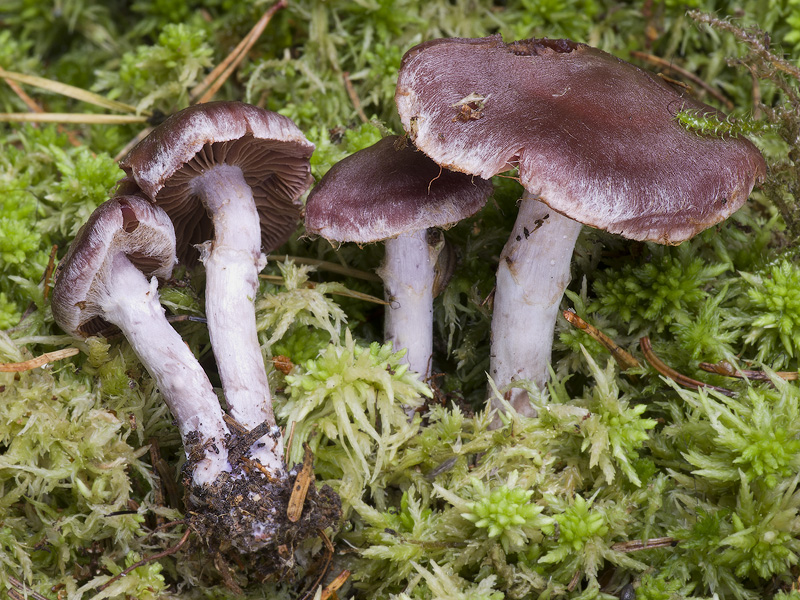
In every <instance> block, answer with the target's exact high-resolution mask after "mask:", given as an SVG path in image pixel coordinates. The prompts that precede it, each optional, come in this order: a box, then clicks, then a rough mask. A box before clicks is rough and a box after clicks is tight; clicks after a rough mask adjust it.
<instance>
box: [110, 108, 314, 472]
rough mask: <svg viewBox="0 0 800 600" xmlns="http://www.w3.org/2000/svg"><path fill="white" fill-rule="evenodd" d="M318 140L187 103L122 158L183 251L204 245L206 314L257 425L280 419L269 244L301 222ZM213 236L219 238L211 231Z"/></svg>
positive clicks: (282, 124)
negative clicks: (259, 317)
mask: <svg viewBox="0 0 800 600" xmlns="http://www.w3.org/2000/svg"><path fill="white" fill-rule="evenodd" d="M313 150H314V145H313V144H312V143H311V142H309V141H308V140H307V139H306V138H305V137H304V136H303V134H302V133H301V132H300V130H299V129H298V128H297V127H296V126H295V124H294V123H293V122H292V121H291V120H290V119H288V118H286V117H284V116H282V115H279V114H277V113H273V112H270V111H266V110H263V109H260V108H257V107H255V106H251V105H248V104H242V103H240V102H212V103H208V104H199V105H195V106H191V107H189V108H187V109H185V110H182V111H180V112H178V113H176V114H174V115H172V116H171V117H169V118H168V119H167V120H166V121H164V122H163V123H162V124H161V125H159V126H158V127H156V128H155V129H154V130H153V132H152V133H150V135H148V136H147V137H146V138H145V139H144V140H142V141H141V142H140V143H139V144H138V145H137V146H135V147H134V148H133V149H132V150H131V151H130V153H129V154H128V156H127V157H125V158H124V159H123V160H122V162H121V163H120V164H121V166H122V168H123V169H124V170H125V172H126V173H127V177H126V178H125V179H123V180H122V182H121V184H120V190H121V191H125V192H127V193H137V194H141V195H144V196H145V197H147V198H148V199H149V200H151V201H153V202H155V203H156V204H157V205H158V206H161V207H162V208H163V209H164V210H165V211H166V212H167V214H168V215H169V216H170V218H171V219H172V221H173V223H174V224H175V231H176V237H177V244H178V254H179V257H180V258H181V259H182V260H184V261H186V262H189V263H191V262H192V261H194V260H196V259H197V252H196V250H195V248H197V249H199V251H200V260H201V261H202V262H203V264H204V265H205V270H206V295H205V297H206V317H207V319H208V329H209V335H210V337H211V345H212V347H213V350H214V356H215V358H216V361H217V366H218V369H219V375H220V379H221V381H222V387H223V391H224V393H225V399H226V401H227V405H228V409H229V412H230V413H231V416H233V418H234V419H236V420H237V421H238V422H239V423H241V424H242V425H243V426H244V427H245V428H247V429H248V430H252V429H254V428H255V427H257V426H259V425H261V424H262V423H266V424H267V425H268V426H269V427H273V428H274V427H275V426H276V424H275V417H274V415H273V411H272V399H271V394H270V390H269V383H268V381H267V374H266V369H265V367H264V359H263V357H262V354H261V348H260V345H259V342H258V336H257V333H256V321H255V309H254V305H253V303H254V300H255V296H256V292H257V291H258V273H259V271H261V269H263V268H264V266H265V264H266V258H265V256H264V254H263V253H262V249H264V250H265V251H267V252H268V251H269V250H272V249H273V248H275V247H277V246H279V245H280V244H282V243H283V242H285V241H286V240H287V239H288V238H289V236H290V235H291V234H292V232H293V231H294V230H295V229H296V227H297V224H298V221H299V218H300V211H301V208H302V204H301V203H300V202H299V200H298V198H299V196H300V195H301V194H302V193H303V192H305V191H306V189H308V187H309V186H310V185H311V182H312V177H311V172H310V166H309V157H310V156H311V153H312V152H313ZM212 236H213V239H212ZM272 446H273V441H272V440H269V439H267V438H262V439H261V441H260V442H257V443H256V444H254V446H253V449H252V456H253V457H254V458H258V459H259V460H260V461H261V464H262V465H263V466H265V467H266V468H267V469H269V470H270V471H272V472H273V475H279V476H280V475H281V474H283V472H284V467H283V460H282V456H283V447H282V441H280V440H279V441H278V444H277V447H276V448H274V450H270V448H272Z"/></svg>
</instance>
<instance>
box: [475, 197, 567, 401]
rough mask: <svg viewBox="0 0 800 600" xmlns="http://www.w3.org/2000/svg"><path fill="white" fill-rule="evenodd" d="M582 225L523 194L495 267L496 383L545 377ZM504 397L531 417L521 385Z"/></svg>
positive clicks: (539, 380)
mask: <svg viewBox="0 0 800 600" xmlns="http://www.w3.org/2000/svg"><path fill="white" fill-rule="evenodd" d="M580 230H581V224H580V223H578V222H577V221H573V220H572V219H570V218H568V217H565V216H563V215H561V214H559V213H557V212H556V211H554V210H553V209H552V208H550V207H549V206H547V205H546V204H544V203H542V202H539V201H538V200H536V199H535V198H534V197H533V196H532V195H531V194H529V193H528V192H525V194H524V195H523V197H522V200H521V202H520V207H519V213H518V214H517V220H516V222H515V223H514V229H513V231H512V232H511V236H510V237H509V239H508V242H506V245H505V247H504V248H503V252H502V254H501V255H500V265H499V266H498V268H497V291H496V293H495V297H494V312H493V314H492V351H491V363H490V367H489V373H490V374H491V376H492V379H494V381H495V383H496V384H497V386H498V387H499V388H503V387H505V386H507V385H509V384H511V383H513V382H514V381H517V380H521V379H525V380H528V381H531V382H532V383H534V384H535V385H536V386H538V387H539V388H541V387H543V386H544V384H545V383H546V382H547V367H548V365H549V364H550V355H551V352H552V346H553V331H554V329H555V323H556V317H557V316H558V309H559V305H560V303H561V297H562V296H563V295H564V290H565V289H566V287H567V284H568V283H569V280H570V270H569V265H570V259H571V258H572V252H573V250H574V248H575V241H576V240H577V239H578V234H579V233H580ZM507 397H508V399H509V400H510V402H511V405H512V406H513V407H514V408H515V409H516V410H517V412H519V413H520V414H523V415H527V416H533V414H534V410H533V407H532V406H531V404H530V402H529V401H528V394H527V392H526V391H525V390H523V389H518V388H517V389H512V390H511V392H510V395H509V396H507ZM495 408H500V407H499V406H497V405H496V404H495Z"/></svg>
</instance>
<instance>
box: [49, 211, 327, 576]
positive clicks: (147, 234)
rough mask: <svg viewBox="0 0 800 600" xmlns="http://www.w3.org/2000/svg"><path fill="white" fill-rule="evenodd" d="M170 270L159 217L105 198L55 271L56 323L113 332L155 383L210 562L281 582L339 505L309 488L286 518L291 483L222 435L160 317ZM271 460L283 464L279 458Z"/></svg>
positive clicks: (194, 370) (272, 437)
mask: <svg viewBox="0 0 800 600" xmlns="http://www.w3.org/2000/svg"><path fill="white" fill-rule="evenodd" d="M175 263H176V255H175V234H174V231H173V229H172V223H171V222H170V220H169V217H168V216H167V214H166V213H165V212H164V211H163V210H161V209H160V208H159V207H157V206H155V205H153V204H151V203H150V202H149V201H147V200H145V199H143V198H140V197H138V196H122V197H117V198H114V199H112V200H109V201H107V202H105V203H104V204H102V205H100V207H98V208H97V210H96V211H95V212H94V213H93V214H92V216H91V217H90V218H89V220H88V222H87V223H86V224H85V225H84V227H83V228H82V229H81V230H80V232H79V233H78V236H77V237H76V239H75V241H74V242H73V244H72V245H71V246H70V249H69V250H68V252H67V254H66V256H65V257H64V259H63V260H62V261H61V263H60V264H59V266H58V271H57V274H56V281H55V284H54V286H53V295H52V309H53V317H54V318H55V320H56V322H57V323H58V324H59V326H60V327H61V328H62V329H64V330H65V331H67V332H69V333H70V334H71V335H74V336H76V337H79V338H86V337H88V336H90V335H92V334H93V333H96V332H98V331H100V330H102V329H105V328H106V327H107V326H108V324H113V325H116V326H117V327H119V329H120V330H121V331H122V333H123V334H124V335H125V337H126V338H127V339H128V341H129V343H130V345H131V347H132V348H133V350H134V352H135V353H136V355H137V356H138V357H139V359H140V360H141V362H142V364H143V365H144V366H145V368H146V369H147V370H148V371H149V373H150V374H151V375H152V377H153V379H154V380H155V381H156V384H157V385H158V388H159V390H160V391H161V394H162V396H163V397H164V399H165V401H166V403H167V405H168V406H169V409H170V411H171V412H172V415H173V417H174V418H175V421H176V422H177V424H178V429H179V431H180V434H181V438H182V440H183V443H184V448H185V451H186V456H187V466H186V468H185V471H186V473H188V474H189V475H190V477H189V478H188V479H187V480H186V481H185V483H186V485H187V492H188V493H187V496H186V497H187V506H186V508H187V521H188V523H189V526H190V527H191V529H192V530H193V531H194V533H196V534H197V535H198V536H199V538H200V540H201V541H202V542H203V544H204V545H205V547H206V549H207V550H208V551H209V552H210V553H212V554H214V555H216V558H215V564H216V565H217V567H218V568H219V567H220V566H221V565H223V564H224V563H225V560H221V561H219V560H217V559H220V558H227V557H228V556H229V555H235V558H232V560H234V561H235V562H236V563H237V564H243V562H244V561H248V560H249V561H251V562H252V563H253V564H254V565H255V566H254V569H255V570H254V572H256V573H260V574H261V575H262V576H264V577H266V576H268V575H271V574H274V573H276V572H277V573H278V574H279V576H283V575H284V574H285V573H286V571H287V570H289V569H290V568H291V567H292V566H293V557H294V550H295V548H296V547H297V546H298V545H299V544H300V543H301V542H302V541H303V540H304V539H306V538H308V537H310V536H316V535H317V534H318V532H319V530H320V529H324V528H325V527H327V526H328V525H330V524H331V523H333V522H334V521H335V520H337V519H338V517H339V516H340V514H341V510H340V502H339V499H338V498H337V497H336V496H335V494H333V492H332V491H331V490H330V488H323V489H322V490H319V491H318V490H316V488H315V487H314V486H313V484H312V485H311V487H310V488H309V491H308V494H307V496H306V498H305V503H304V508H303V513H302V515H301V517H300V518H298V519H295V520H294V521H290V520H289V519H287V517H286V513H287V508H288V505H289V499H290V496H291V492H292V488H293V486H294V482H295V481H296V478H295V477H287V476H286V475H285V474H284V475H283V477H281V478H278V477H274V476H273V475H272V474H271V473H270V472H268V471H267V472H265V470H262V469H259V468H256V467H257V463H255V461H254V460H252V459H253V458H254V456H253V454H255V453H254V452H252V448H253V447H255V446H258V444H255V445H254V444H253V441H252V440H251V439H250V437H252V434H251V435H250V436H248V433H247V432H242V431H233V432H231V431H229V429H228V427H227V425H226V422H225V420H224V418H223V413H222V410H221V408H220V404H219V400H218V398H217V396H216V394H215V393H214V390H213V389H212V387H211V383H210V382H209V380H208V377H207V376H206V374H205V372H204V371H203V369H202V367H201V366H200V364H199V363H198V361H197V359H196V358H195V357H194V355H193V354H192V352H191V350H190V349H189V347H188V346H187V345H186V344H185V343H184V341H183V339H181V337H180V336H179V335H178V333H177V332H176V331H175V330H174V329H173V328H172V327H171V326H170V325H169V323H168V322H167V320H166V318H165V316H164V309H163V308H162V307H161V305H160V304H159V300H158V291H157V278H167V277H169V276H170V274H171V272H172V267H173V266H174V265H175ZM265 439H266V440H268V442H269V443H268V448H267V450H269V451H271V452H274V451H275V450H276V448H279V447H280V445H279V443H278V442H279V441H280V433H279V431H277V429H276V430H274V431H271V432H269V434H268V435H267V436H266V438H265ZM263 453H264V449H262V448H259V456H263ZM274 461H276V462H279V463H280V464H282V456H280V455H279V456H276V457H275V458H274ZM281 472H282V473H283V472H284V471H283V469H282V470H281ZM240 554H245V555H247V556H246V557H243V556H240Z"/></svg>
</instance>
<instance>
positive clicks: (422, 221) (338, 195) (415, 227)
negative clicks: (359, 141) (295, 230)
mask: <svg viewBox="0 0 800 600" xmlns="http://www.w3.org/2000/svg"><path fill="white" fill-rule="evenodd" d="M491 193H492V184H491V182H489V181H487V180H485V179H481V178H480V177H471V176H469V175H464V174H463V173H455V172H453V171H448V170H446V169H442V168H441V167H439V165H437V164H436V163H435V162H433V161H432V160H431V159H430V158H428V157H427V156H425V154H423V153H422V152H418V151H417V150H415V149H414V148H413V147H412V146H409V145H408V144H407V143H406V141H405V140H404V139H403V138H401V137H398V136H389V137H386V138H383V139H382V140H381V141H379V142H378V143H377V144H374V145H372V146H370V147H369V148H364V149H363V150H360V151H358V152H356V153H355V154H352V155H350V156H348V157H347V158H345V159H344V160H341V161H340V162H338V163H336V164H335V165H334V166H333V167H332V168H331V169H330V171H328V173H327V174H326V175H325V176H324V177H323V178H322V179H321V180H320V182H319V183H318V184H317V186H316V187H315V188H314V189H313V190H312V191H311V193H310V194H309V196H308V202H307V203H306V230H307V231H308V232H309V233H313V234H317V235H321V236H322V237H324V238H325V239H328V240H332V241H337V242H359V243H366V242H377V241H381V240H385V239H387V238H391V237H395V236H397V235H399V234H401V233H409V232H413V231H419V230H421V229H427V228H428V227H448V226H450V225H453V224H454V223H457V222H458V221H460V220H461V219H465V218H467V217H469V216H471V215H473V214H475V213H476V212H478V211H479V210H480V209H481V207H482V206H483V205H484V204H486V200H487V199H488V198H489V196H490V195H491Z"/></svg>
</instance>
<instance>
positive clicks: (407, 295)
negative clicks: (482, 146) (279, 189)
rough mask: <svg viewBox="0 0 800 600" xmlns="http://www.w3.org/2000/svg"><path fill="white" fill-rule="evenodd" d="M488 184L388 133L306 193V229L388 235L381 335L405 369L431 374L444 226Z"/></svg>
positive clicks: (480, 198) (350, 236) (336, 235)
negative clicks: (401, 356) (436, 235)
mask: <svg viewBox="0 0 800 600" xmlns="http://www.w3.org/2000/svg"><path fill="white" fill-rule="evenodd" d="M491 192H492V184H491V183H490V182H488V181H486V180H484V179H480V178H477V177H469V176H467V175H464V174H462V173H454V172H452V171H447V170H443V169H442V168H441V167H439V166H438V165H436V163H434V162H433V161H432V160H430V159H429V158H428V157H427V156H425V155H424V154H423V153H421V152H417V151H416V150H415V149H414V148H413V147H411V146H408V145H407V143H406V141H405V140H404V139H403V138H400V137H398V136H390V137H386V138H384V139H382V140H381V141H379V142H378V143H377V144H374V145H373V146H370V147H369V148H365V149H363V150H360V151H359V152H356V153H355V154H352V155H351V156H348V157H347V158H345V159H344V160H342V161H340V162H338V163H337V164H335V165H334V166H333V167H332V168H331V170H330V171H328V173H327V174H326V175H325V176H324V177H323V178H322V179H321V180H320V182H319V183H318V184H317V186H316V187H315V188H314V189H313V190H312V192H311V194H309V196H308V202H307V203H306V221H305V223H306V230H307V231H308V232H309V233H313V234H317V235H321V236H322V237H324V238H325V239H327V240H330V241H335V242H357V243H361V244H363V243H368V242H378V241H382V240H385V250H386V255H385V258H384V262H383V265H382V266H381V268H380V270H379V275H380V276H381V278H382V279H383V283H384V290H385V291H384V293H385V297H386V300H387V301H388V302H389V306H388V307H387V309H386V316H385V322H384V335H385V338H386V340H387V341H391V342H392V343H393V345H394V348H395V349H401V348H405V349H407V351H408V352H407V354H406V356H405V360H406V362H407V363H408V364H409V367H410V368H411V369H412V370H414V371H416V372H418V373H420V374H421V375H422V377H423V378H424V379H427V378H429V377H430V374H431V353H432V344H433V290H434V279H435V269H434V267H435V264H436V259H437V256H438V253H439V251H440V250H441V247H442V245H441V244H436V243H431V242H432V241H433V240H432V239H431V238H432V236H433V232H434V231H436V230H433V229H432V228H434V227H448V226H451V225H453V224H455V223H457V222H458V221H460V220H461V219H464V218H466V217H468V216H470V215H472V214H474V213H475V212H477V211H478V210H480V208H481V207H482V206H483V205H484V204H485V203H486V200H487V198H488V197H489V195H490V194H491Z"/></svg>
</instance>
